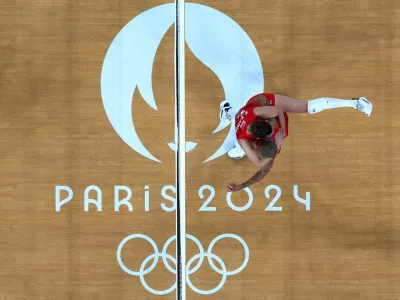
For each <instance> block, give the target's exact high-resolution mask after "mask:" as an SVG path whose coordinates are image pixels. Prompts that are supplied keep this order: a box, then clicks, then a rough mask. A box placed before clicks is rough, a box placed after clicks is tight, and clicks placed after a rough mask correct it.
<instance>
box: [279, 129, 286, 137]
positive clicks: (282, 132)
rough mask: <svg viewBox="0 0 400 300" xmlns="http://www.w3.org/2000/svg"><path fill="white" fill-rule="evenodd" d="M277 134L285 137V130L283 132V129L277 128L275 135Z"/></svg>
mask: <svg viewBox="0 0 400 300" xmlns="http://www.w3.org/2000/svg"><path fill="white" fill-rule="evenodd" d="M278 134H282V137H283V138H285V137H286V132H285V130H284V129H283V128H279V131H278V133H277V135H278Z"/></svg>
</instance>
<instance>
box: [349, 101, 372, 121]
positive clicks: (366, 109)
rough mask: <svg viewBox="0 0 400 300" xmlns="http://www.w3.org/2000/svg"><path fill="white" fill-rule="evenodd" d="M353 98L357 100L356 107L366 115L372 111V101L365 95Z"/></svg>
mask: <svg viewBox="0 0 400 300" xmlns="http://www.w3.org/2000/svg"><path fill="white" fill-rule="evenodd" d="M353 100H357V104H356V107H355V108H356V109H357V110H359V111H361V112H363V113H364V114H366V115H367V116H368V117H369V116H370V115H371V112H372V103H371V102H369V101H368V100H367V98H365V97H360V98H353Z"/></svg>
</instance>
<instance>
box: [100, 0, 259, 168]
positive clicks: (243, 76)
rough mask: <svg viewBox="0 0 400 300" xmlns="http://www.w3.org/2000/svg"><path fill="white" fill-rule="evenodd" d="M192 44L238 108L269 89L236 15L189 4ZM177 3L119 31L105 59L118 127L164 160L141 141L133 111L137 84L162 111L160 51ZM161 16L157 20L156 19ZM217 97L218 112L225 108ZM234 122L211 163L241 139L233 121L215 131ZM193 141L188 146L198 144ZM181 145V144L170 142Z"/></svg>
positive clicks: (108, 98) (106, 87)
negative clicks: (155, 77) (156, 65)
mask: <svg viewBox="0 0 400 300" xmlns="http://www.w3.org/2000/svg"><path fill="white" fill-rule="evenodd" d="M185 5H186V6H185V9H186V22H185V25H186V37H185V39H186V43H187V45H188V47H189V48H190V50H191V51H192V52H193V54H194V55H195V56H196V57H197V58H198V59H199V60H200V61H201V62H202V63H203V64H204V65H206V66H207V67H208V68H209V69H210V70H211V71H213V72H214V73H215V74H216V75H217V77H218V78H219V80H220V82H221V84H222V87H223V89H224V92H225V99H226V100H228V101H229V102H230V103H231V105H232V111H233V113H236V112H237V111H238V110H239V109H240V107H241V106H242V105H243V104H244V103H245V101H246V100H248V99H249V98H250V97H251V96H253V95H255V94H258V93H261V92H263V89H264V76H263V69H262V65H261V60H260V57H259V55H258V52H257V50H256V48H255V46H254V44H253V42H252V41H251V39H250V38H249V36H248V35H247V34H246V32H245V31H244V30H243V29H242V28H241V27H240V26H239V25H238V24H237V23H236V22H235V21H234V20H232V19H231V18H229V17H228V16H226V15H225V14H223V13H221V12H219V11H218V10H215V9H213V8H210V7H207V6H204V5H200V4H195V3H186V4H185ZM174 8H175V6H174V4H172V3H169V4H164V5H160V6H157V7H153V8H151V9H149V10H147V11H145V12H143V13H142V14H140V15H138V16H137V17H136V18H134V19H133V20H132V21H130V22H129V23H128V24H127V25H126V26H125V27H124V28H122V30H121V31H120V32H119V33H118V34H117V36H116V37H115V39H114V41H113V42H112V43H111V45H110V48H109V49H108V51H107V54H106V56H105V59H104V63H103V69H102V73H101V95H102V99H103V105H104V108H105V111H106V113H107V117H108V119H109V120H110V122H111V125H112V126H113V128H114V130H115V131H116V132H117V134H118V135H119V136H120V137H121V138H122V140H123V141H124V142H125V143H126V144H127V145H129V146H130V147H131V148H132V149H133V150H135V151H136V152H138V153H139V154H141V155H142V156H144V157H146V158H148V159H151V160H154V161H157V162H161V161H160V160H158V159H157V158H156V157H154V156H153V155H152V154H151V153H150V152H149V150H147V149H146V147H145V146H144V145H143V143H142V142H141V140H140V138H139V136H138V134H137V133H136V130H135V125H134V124H135V123H134V120H133V116H132V97H133V93H134V91H135V88H136V87H137V88H138V90H139V92H140V94H141V95H142V97H143V99H144V101H145V102H146V103H147V104H148V105H149V106H150V107H152V108H153V109H155V110H157V105H156V101H155V99H154V94H153V87H152V69H153V62H154V58H155V54H156V51H157V48H158V46H159V45H160V43H161V40H162V39H163V37H164V35H165V34H166V32H167V31H168V29H169V28H170V27H171V26H172V25H173V23H174V20H175V11H174ZM155 20H156V22H155ZM219 102H221V99H219V100H218V99H216V106H215V108H216V113H215V116H217V115H218V113H219ZM228 125H230V126H231V127H230V130H229V133H228V135H227V137H226V138H225V140H224V142H223V144H222V145H221V146H220V147H219V149H218V150H217V151H216V152H215V153H214V154H213V155H212V156H211V157H209V158H208V159H207V160H205V162H208V161H211V160H213V159H216V158H218V157H220V156H221V155H224V154H225V153H226V152H227V151H229V150H230V149H231V148H232V147H233V145H234V142H235V126H234V124H233V123H231V124H226V123H222V122H221V123H220V124H219V125H218V126H217V128H216V129H215V130H214V132H213V133H217V132H219V131H221V130H222V129H224V128H225V127H227V126H228ZM196 145H197V144H196V143H193V142H188V143H187V145H186V151H187V152H188V151H191V150H192V149H194V148H195V147H196ZM169 146H170V147H171V149H173V150H176V147H175V143H169Z"/></svg>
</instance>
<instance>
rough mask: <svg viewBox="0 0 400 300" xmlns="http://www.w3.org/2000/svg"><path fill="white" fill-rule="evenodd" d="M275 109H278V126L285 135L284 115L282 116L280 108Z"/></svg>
mask: <svg viewBox="0 0 400 300" xmlns="http://www.w3.org/2000/svg"><path fill="white" fill-rule="evenodd" d="M277 109H278V118H279V125H280V127H281V129H282V130H283V133H286V122H285V115H284V114H283V109H282V108H280V107H279V108H278V107H277ZM285 135H286V134H285Z"/></svg>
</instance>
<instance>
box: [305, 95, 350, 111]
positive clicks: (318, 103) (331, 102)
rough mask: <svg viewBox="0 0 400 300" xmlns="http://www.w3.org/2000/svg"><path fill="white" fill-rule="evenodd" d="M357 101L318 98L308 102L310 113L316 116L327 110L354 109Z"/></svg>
mask: <svg viewBox="0 0 400 300" xmlns="http://www.w3.org/2000/svg"><path fill="white" fill-rule="evenodd" d="M356 105H357V100H344V99H336V98H318V99H315V100H310V101H308V113H309V114H316V113H319V112H321V111H323V110H325V109H332V108H339V107H352V108H355V107H356Z"/></svg>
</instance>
